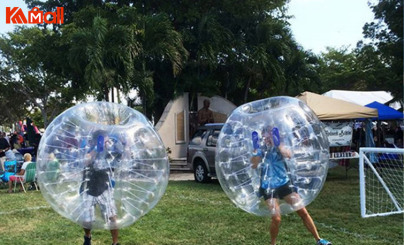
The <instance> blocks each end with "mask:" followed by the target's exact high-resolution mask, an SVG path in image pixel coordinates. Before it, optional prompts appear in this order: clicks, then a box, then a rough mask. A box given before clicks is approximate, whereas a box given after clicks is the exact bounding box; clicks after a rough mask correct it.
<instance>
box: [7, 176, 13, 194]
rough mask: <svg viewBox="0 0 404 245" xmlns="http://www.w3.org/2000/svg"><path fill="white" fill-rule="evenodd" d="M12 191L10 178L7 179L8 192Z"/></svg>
mask: <svg viewBox="0 0 404 245" xmlns="http://www.w3.org/2000/svg"><path fill="white" fill-rule="evenodd" d="M11 192H13V181H12V180H10V179H9V180H8V193H11Z"/></svg>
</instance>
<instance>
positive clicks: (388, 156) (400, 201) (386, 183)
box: [359, 147, 404, 218]
mask: <svg viewBox="0 0 404 245" xmlns="http://www.w3.org/2000/svg"><path fill="white" fill-rule="evenodd" d="M403 159H404V149H398V148H366V147H364V148H360V152H359V178H360V202H361V215H362V217H363V218H365V217H373V216H385V215H391V214H398V213H404V162H403Z"/></svg>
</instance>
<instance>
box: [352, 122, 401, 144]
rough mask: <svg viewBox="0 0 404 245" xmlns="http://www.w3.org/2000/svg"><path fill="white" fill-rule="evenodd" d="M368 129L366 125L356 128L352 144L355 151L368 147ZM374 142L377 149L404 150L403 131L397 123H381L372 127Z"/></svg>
mask: <svg viewBox="0 0 404 245" xmlns="http://www.w3.org/2000/svg"><path fill="white" fill-rule="evenodd" d="M365 131H366V129H365V126H364V125H361V126H360V127H357V128H355V130H354V132H353V136H352V143H353V145H354V147H355V148H356V149H355V150H359V147H364V146H366V142H365V141H366V136H365V135H366V132H365ZM372 135H373V142H374V144H375V147H387V148H404V146H403V130H402V129H401V127H400V125H399V124H398V123H397V122H388V123H386V122H379V123H374V124H373V126H372Z"/></svg>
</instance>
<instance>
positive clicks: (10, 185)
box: [8, 153, 32, 193]
mask: <svg viewBox="0 0 404 245" xmlns="http://www.w3.org/2000/svg"><path fill="white" fill-rule="evenodd" d="M31 162H32V156H31V154H29V153H25V154H24V163H23V164H22V167H21V170H20V171H19V172H18V173H16V175H23V176H24V177H23V179H25V169H26V168H27V166H28V164H29V163H31ZM15 181H17V177H16V176H15V175H11V176H10V178H9V181H8V193H12V192H13V182H15ZM20 191H22V187H21V186H20Z"/></svg>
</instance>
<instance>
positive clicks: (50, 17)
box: [6, 7, 63, 24]
mask: <svg viewBox="0 0 404 245" xmlns="http://www.w3.org/2000/svg"><path fill="white" fill-rule="evenodd" d="M44 22H45V23H46V24H63V7H57V8H56V12H46V13H43V11H40V10H39V8H38V7H34V8H32V9H31V11H28V19H27V17H26V16H25V14H24V12H22V9H21V8H19V7H12V8H11V7H6V23H7V24H43V23H44Z"/></svg>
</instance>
